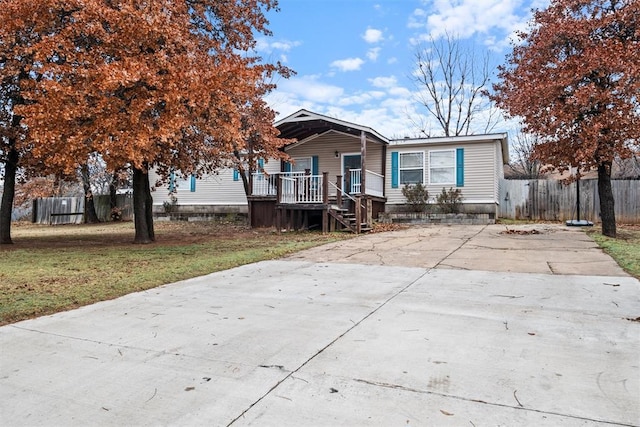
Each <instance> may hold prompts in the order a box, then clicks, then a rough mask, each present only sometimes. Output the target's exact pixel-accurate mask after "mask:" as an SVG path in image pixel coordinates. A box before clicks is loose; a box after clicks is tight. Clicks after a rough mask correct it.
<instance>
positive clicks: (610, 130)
mask: <svg viewBox="0 0 640 427" xmlns="http://www.w3.org/2000/svg"><path fill="white" fill-rule="evenodd" d="M519 36H520V41H521V44H520V45H518V46H516V47H515V48H514V50H513V52H512V53H511V54H510V55H509V56H508V58H507V65H506V66H503V67H501V68H500V74H499V78H500V79H501V81H500V82H499V83H498V84H496V85H494V91H495V93H494V94H493V96H492V98H493V100H494V101H495V102H496V103H497V105H498V106H499V107H501V108H503V109H504V110H505V111H507V112H508V113H509V114H510V115H511V116H513V117H518V118H521V119H522V122H523V125H524V129H525V131H526V132H529V133H533V134H536V135H539V136H540V137H541V143H540V144H538V145H537V146H536V150H535V156H536V157H537V158H538V159H539V160H541V161H542V162H543V163H545V164H550V165H553V166H554V167H556V168H557V169H559V170H568V169H570V168H578V170H580V171H585V170H590V169H593V168H597V170H598V195H599V197H600V216H601V219H602V233H603V234H604V235H607V236H611V237H615V236H616V222H615V213H614V199H613V192H612V189H611V166H612V163H613V161H614V159H615V158H616V157H620V158H628V157H630V156H632V155H633V153H634V152H635V153H637V152H638V148H639V137H640V96H639V94H640V2H639V1H637V0H552V1H551V4H550V5H549V7H548V8H547V9H545V10H541V11H537V12H536V13H535V15H534V19H533V22H532V24H531V27H530V29H529V31H528V32H525V33H521V34H520V35H519Z"/></svg>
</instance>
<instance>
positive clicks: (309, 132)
mask: <svg viewBox="0 0 640 427" xmlns="http://www.w3.org/2000/svg"><path fill="white" fill-rule="evenodd" d="M274 126H275V127H276V128H278V129H279V130H280V137H282V138H287V139H297V140H298V141H302V140H304V139H307V138H309V137H310V136H313V135H319V134H322V133H324V132H327V131H329V130H335V131H338V132H342V133H347V134H350V135H354V136H360V133H361V132H365V134H366V136H367V139H369V140H373V141H376V142H379V143H382V144H388V143H389V140H388V139H387V138H385V137H384V136H382V135H380V134H379V133H378V132H376V131H375V130H373V129H371V128H370V127H367V126H362V125H357V124H355V123H350V122H346V121H344V120H340V119H335V118H333V117H329V116H324V115H322V114H318V113H313V112H311V111H308V110H304V109H302V110H299V111H297V112H295V113H293V114H291V115H290V116H287V117H285V118H284V119H281V120H278V121H277V122H275V124H274Z"/></svg>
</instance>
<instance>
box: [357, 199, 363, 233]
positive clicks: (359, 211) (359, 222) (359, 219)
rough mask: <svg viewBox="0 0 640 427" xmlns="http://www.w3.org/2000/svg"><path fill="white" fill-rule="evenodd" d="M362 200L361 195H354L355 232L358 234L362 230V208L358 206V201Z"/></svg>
mask: <svg viewBox="0 0 640 427" xmlns="http://www.w3.org/2000/svg"><path fill="white" fill-rule="evenodd" d="M361 201H362V197H360V196H356V234H360V232H361V231H362V230H361V228H362V208H361V207H360V203H361Z"/></svg>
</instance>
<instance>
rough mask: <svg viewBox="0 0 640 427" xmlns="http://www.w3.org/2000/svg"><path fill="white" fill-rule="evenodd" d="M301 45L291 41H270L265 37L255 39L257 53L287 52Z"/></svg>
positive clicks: (298, 42)
mask: <svg viewBox="0 0 640 427" xmlns="http://www.w3.org/2000/svg"><path fill="white" fill-rule="evenodd" d="M300 45H302V42H300V41H292V40H272V39H271V38H267V37H260V38H258V39H256V50H257V51H258V52H265V53H272V52H274V51H282V52H289V51H290V50H291V49H293V48H294V47H298V46H300Z"/></svg>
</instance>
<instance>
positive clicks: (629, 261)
mask: <svg viewBox="0 0 640 427" xmlns="http://www.w3.org/2000/svg"><path fill="white" fill-rule="evenodd" d="M588 233H589V235H590V236H591V238H593V240H595V241H596V243H598V245H600V247H601V248H602V249H603V250H604V251H605V252H606V253H607V254H609V255H610V256H611V257H612V258H613V259H614V260H615V261H616V262H617V263H618V265H620V267H622V268H623V269H624V270H625V271H626V272H627V273H629V274H631V275H632V276H634V277H636V278H638V279H640V226H618V227H617V238H615V239H612V238H610V237H607V236H603V235H602V232H601V231H600V230H599V229H597V228H596V229H593V230H590V231H589V232H588Z"/></svg>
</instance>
